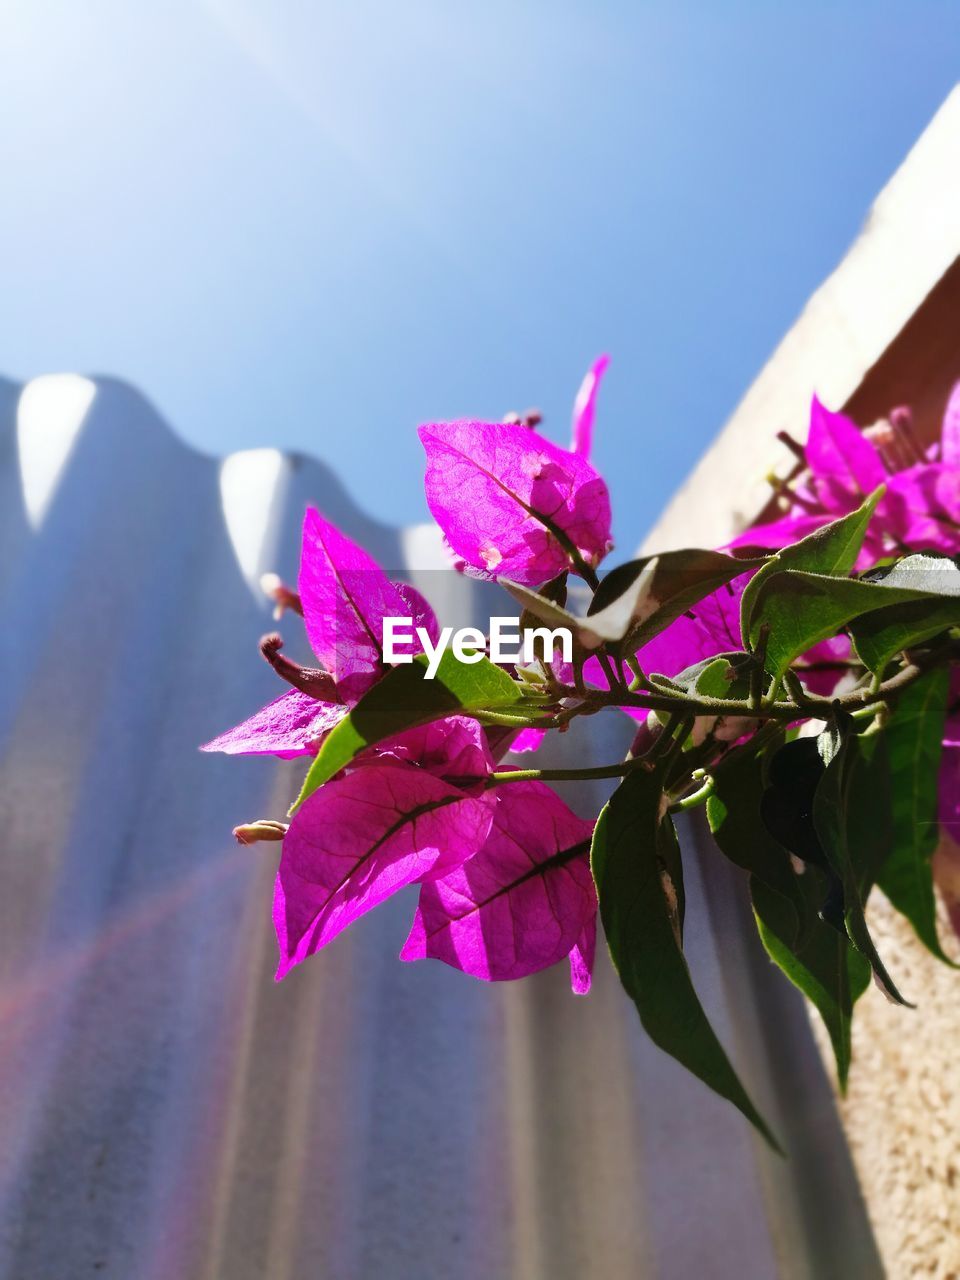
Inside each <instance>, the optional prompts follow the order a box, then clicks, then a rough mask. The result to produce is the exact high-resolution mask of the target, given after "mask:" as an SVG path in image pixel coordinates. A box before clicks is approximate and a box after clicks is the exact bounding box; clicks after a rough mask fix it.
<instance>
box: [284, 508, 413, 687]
mask: <svg viewBox="0 0 960 1280" xmlns="http://www.w3.org/2000/svg"><path fill="white" fill-rule="evenodd" d="M299 591H300V599H301V600H302V602H303V620H304V625H305V626H306V629H307V636H308V637H309V640H310V644H311V646H312V647H313V651H314V653H315V654H316V655H317V657H318V658H319V659H320V661H321V662H322V663H323V665H324V666H325V667H326V668H327V670H328V671H330V672H331V673H332V674H333V676H334V678H335V679H336V682H337V689H338V691H339V692H340V693H341V694H342V696H343V699H344V701H345V702H351V703H352V702H355V701H356V700H357V699H358V698H359V697H360V695H361V694H362V693H364V692H365V691H366V690H367V689H369V687H370V686H371V685H372V684H373V683H374V682H375V681H376V680H377V678H378V677H379V676H380V675H381V674H382V672H383V619H384V618H385V617H394V618H402V617H407V616H409V611H408V608H407V605H406V603H405V601H404V598H403V596H402V595H401V594H400V592H399V590H398V589H397V587H395V586H394V585H393V583H391V582H389V581H388V579H387V576H386V574H385V573H384V572H383V570H382V569H381V568H380V566H379V565H378V564H377V562H376V561H375V560H374V559H373V557H372V556H369V555H368V554H367V552H366V551H364V550H362V548H360V547H358V546H357V544H356V543H355V542H351V541H350V539H349V538H348V537H346V535H345V534H342V533H341V532H340V530H339V529H337V528H336V527H335V526H334V525H332V524H330V523H329V521H327V520H324V518H323V516H321V515H320V513H319V512H318V511H317V510H315V508H313V507H308V508H307V513H306V516H305V518H304V522H303V548H302V552H301V559H300V581H299Z"/></svg>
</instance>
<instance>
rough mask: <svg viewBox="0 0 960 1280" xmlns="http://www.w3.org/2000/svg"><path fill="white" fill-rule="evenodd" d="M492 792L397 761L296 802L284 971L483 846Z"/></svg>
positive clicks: (284, 891) (286, 858)
mask: <svg viewBox="0 0 960 1280" xmlns="http://www.w3.org/2000/svg"><path fill="white" fill-rule="evenodd" d="M495 803H496V802H495V798H494V797H493V795H492V794H490V793H487V794H486V795H484V796H471V795H467V794H466V792H464V791H461V790H460V789H459V788H458V787H453V786H451V785H450V784H449V783H446V782H443V781H442V780H441V779H440V778H435V777H434V776H433V775H432V774H430V773H427V772H426V771H425V770H423V769H419V768H417V767H415V766H414V765H411V764H404V763H402V762H400V761H394V762H391V763H387V762H386V761H384V760H383V759H380V760H377V761H375V762H371V763H365V764H360V765H358V766H357V768H355V769H354V770H353V771H352V772H351V773H347V774H344V775H342V776H340V777H338V778H334V779H332V781H330V782H328V783H326V785H325V786H323V787H321V788H320V789H319V790H318V791H315V792H314V793H313V795H312V796H311V797H310V798H309V799H308V800H307V801H306V802H305V803H304V804H303V805H302V806H301V808H300V809H298V810H297V812H296V814H295V815H294V818H293V821H292V822H291V824H290V829H289V831H288V832H287V834H286V837H285V838H284V841H283V853H282V856H281V859H280V869H279V871H278V873H277V881H276V888H275V893H274V906H273V919H274V924H275V925H276V930H277V941H278V943H279V946H280V966H279V968H278V970H277V979H278V980H279V979H280V978H283V977H284V976H285V975H286V974H287V973H288V972H289V971H290V969H291V968H293V966H294V965H296V964H300V963H301V962H302V961H303V960H305V959H306V957H307V956H309V955H313V953H314V952H316V951H319V950H320V948H321V947H324V946H326V944H327V943H328V942H330V941H331V940H332V939H333V938H335V937H336V936H337V934H339V933H341V932H342V931H343V930H344V929H346V928H347V926H348V925H350V924H352V923H353V921H354V920H356V919H358V918H359V917H360V916H362V915H364V914H365V913H366V912H368V911H371V910H372V909H373V908H374V907H375V906H377V905H378V904H379V903H381V902H383V901H384V900H385V899H386V898H388V897H390V895H391V894H393V893H395V892H396V891H397V890H398V889H402V888H403V887H404V886H405V885H408V884H413V883H415V882H416V881H418V880H422V879H423V878H424V877H425V876H429V875H430V874H431V873H437V872H443V871H446V870H448V869H450V868H451V867H455V866H457V865H458V864H459V863H461V862H463V861H464V859H466V858H469V857H470V856H471V855H472V854H474V853H476V851H477V850H478V849H480V848H481V847H482V846H483V844H484V841H485V840H486V838H487V834H488V832H489V830H490V821H491V816H492V812H493V809H494V806H495Z"/></svg>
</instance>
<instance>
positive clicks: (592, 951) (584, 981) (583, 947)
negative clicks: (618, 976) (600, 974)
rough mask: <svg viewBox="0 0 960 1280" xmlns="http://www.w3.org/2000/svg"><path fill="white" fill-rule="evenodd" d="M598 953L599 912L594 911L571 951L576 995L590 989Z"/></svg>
mask: <svg viewBox="0 0 960 1280" xmlns="http://www.w3.org/2000/svg"><path fill="white" fill-rule="evenodd" d="M596 954H597V913H596V912H594V913H593V915H592V916H591V917H590V919H589V920H588V921H587V923H586V924H585V925H584V926H583V928H582V930H581V931H580V937H579V938H578V939H577V944H576V946H575V947H574V948H573V950H572V951H571V952H570V986H571V987H572V988H573V994H574V995H575V996H585V995H586V994H587V992H588V991H589V990H590V984H591V982H592V981H593V962H594V959H595V958H596Z"/></svg>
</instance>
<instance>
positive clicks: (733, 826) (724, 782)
mask: <svg viewBox="0 0 960 1280" xmlns="http://www.w3.org/2000/svg"><path fill="white" fill-rule="evenodd" d="M763 765H764V761H763V759H762V757H760V756H757V755H754V754H753V753H752V752H751V751H744V752H738V753H736V754H731V755H730V756H729V757H728V758H727V759H726V760H724V761H723V762H722V763H721V765H720V766H719V767H718V768H717V769H716V770H715V771H714V774H713V795H712V796H711V797H710V799H709V800H708V801H707V821H708V822H709V824H710V830H711V831H712V832H713V838H714V839H715V840H716V842H717V844H718V845H719V847H720V850H721V852H722V853H724V854H725V855H726V857H727V858H729V859H730V861H731V862H732V863H734V865H735V866H738V867H741V868H742V869H743V870H744V871H749V872H750V874H751V875H753V876H756V877H757V879H759V880H761V881H763V883H764V884H765V885H766V886H767V887H768V888H769V889H771V890H773V891H774V892H775V893H779V894H780V895H781V896H782V897H783V898H785V899H786V900H787V901H788V902H791V903H792V902H794V900H796V901H797V904H798V905H799V898H798V896H797V889H796V881H797V879H798V877H797V875H796V873H795V872H794V870H793V866H792V864H791V862H790V854H789V853H788V852H787V850H786V849H785V848H784V847H783V845H782V844H780V843H779V841H777V840H775V839H774V838H773V836H772V835H771V834H770V833H769V832H768V831H767V829H766V827H765V826H764V825H763V822H762V820H761V818H760V805H761V801H762V799H763V794H764V789H765V784H764V778H763ZM821 902H822V899H821ZM817 909H818V910H819V904H818V907H817ZM797 923H798V924H799V920H798V921H797Z"/></svg>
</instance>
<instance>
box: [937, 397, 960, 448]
mask: <svg viewBox="0 0 960 1280" xmlns="http://www.w3.org/2000/svg"><path fill="white" fill-rule="evenodd" d="M940 457H941V458H942V459H943V461H944V462H946V463H949V465H950V466H951V467H960V382H958V383H957V384H956V385H955V386H954V388H953V390H952V391H951V392H950V399H949V400H948V401H947V411H946V413H945V414H944V415H943V428H942V430H941V433H940Z"/></svg>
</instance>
